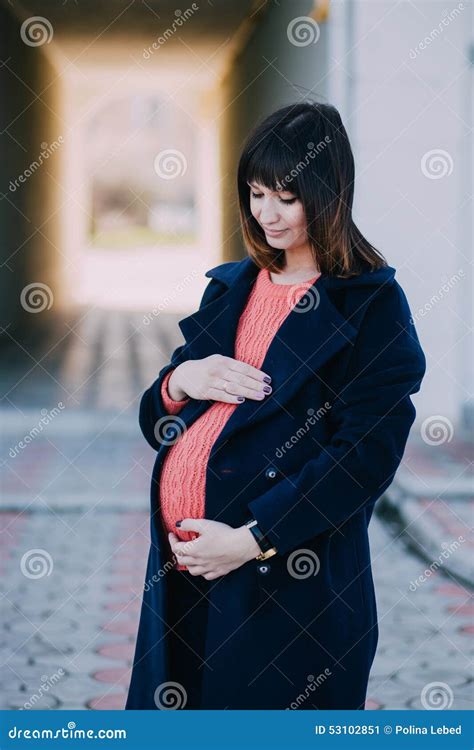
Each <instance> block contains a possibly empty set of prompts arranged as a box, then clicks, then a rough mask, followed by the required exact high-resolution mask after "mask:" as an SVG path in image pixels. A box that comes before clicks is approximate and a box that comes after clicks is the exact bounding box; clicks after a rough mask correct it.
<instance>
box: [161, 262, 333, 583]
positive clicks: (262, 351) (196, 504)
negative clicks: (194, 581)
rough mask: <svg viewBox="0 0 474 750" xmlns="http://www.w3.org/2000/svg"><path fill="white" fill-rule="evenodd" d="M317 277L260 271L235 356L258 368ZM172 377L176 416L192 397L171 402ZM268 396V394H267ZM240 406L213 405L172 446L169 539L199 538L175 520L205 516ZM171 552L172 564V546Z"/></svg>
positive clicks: (166, 490)
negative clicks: (219, 454) (217, 456)
mask: <svg viewBox="0 0 474 750" xmlns="http://www.w3.org/2000/svg"><path fill="white" fill-rule="evenodd" d="M319 276H320V274H317V275H316V276H314V277H313V278H312V279H309V280H306V281H304V282H300V283H298V284H275V283H274V282H273V281H272V280H271V277H270V272H269V271H268V270H267V269H261V270H260V271H259V272H258V274H257V278H256V280H255V283H254V285H253V287H252V289H251V292H250V294H249V297H248V299H247V302H246V305H245V307H244V310H243V312H242V314H241V316H240V318H239V323H238V326H237V332H236V339H235V352H234V358H235V359H238V360H241V361H243V362H247V363H248V364H249V365H253V367H256V368H258V369H260V368H261V366H262V362H263V360H264V358H265V355H266V352H267V349H268V347H269V345H270V343H271V340H272V338H273V337H274V335H275V334H276V332H277V330H278V328H279V326H280V325H281V324H282V322H283V321H284V319H285V318H286V316H287V315H288V314H289V312H290V311H291V309H292V308H293V306H294V305H296V304H297V302H299V300H300V298H301V297H302V296H303V295H304V294H305V292H306V291H307V289H308V288H309V287H310V286H311V285H312V284H313V283H314V281H315V280H316V279H317V278H318V277H319ZM172 373H173V370H170V371H169V372H168V373H167V375H166V377H165V378H164V379H163V383H162V387H161V395H162V399H163V403H164V405H165V408H166V410H167V412H168V414H178V413H179V412H180V411H181V409H182V408H183V407H184V405H185V404H186V403H188V401H189V399H188V398H186V399H183V400H182V401H174V400H173V399H171V398H170V396H169V393H168V388H167V386H168V380H169V378H170V377H171V375H172ZM268 374H269V375H271V373H268ZM262 385H265V383H262ZM270 396H271V394H270ZM265 398H269V396H267V395H266V396H265ZM255 403H256V404H258V403H259V402H258V401H255ZM238 406H239V404H229V403H226V402H224V401H215V402H214V403H213V404H212V405H211V406H210V407H209V408H208V409H207V411H206V412H204V414H202V415H201V416H200V417H198V419H197V420H196V421H195V422H193V424H192V425H191V426H190V427H189V428H188V429H187V430H185V431H184V432H183V433H182V434H181V435H180V437H179V439H178V440H177V441H176V443H174V444H173V445H172V446H171V448H169V450H168V452H167V454H166V457H165V460H164V462H163V466H162V470H161V475H160V489H159V492H160V510H161V522H162V524H163V528H164V530H165V532H166V540H168V532H170V531H173V532H174V533H175V534H176V536H178V537H179V539H181V540H182V541H188V540H190V539H194V538H196V537H197V536H198V533H197V532H194V531H184V530H183V531H182V530H181V529H179V528H178V527H177V526H176V521H178V520H181V519H183V518H204V517H205V516H204V512H205V489H206V470H207V461H208V458H209V454H210V452H211V450H212V446H213V444H214V442H215V440H216V439H217V437H218V435H219V433H220V432H221V430H222V429H223V427H224V425H225V423H226V422H227V420H228V419H229V417H230V415H231V414H232V412H233V411H234V409H236V408H238ZM168 554H169V561H171V560H172V553H171V549H170V548H168ZM175 567H176V569H177V570H187V567H186V566H185V565H180V564H178V563H176V564H175Z"/></svg>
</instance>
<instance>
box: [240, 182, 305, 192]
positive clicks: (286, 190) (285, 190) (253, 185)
mask: <svg viewBox="0 0 474 750" xmlns="http://www.w3.org/2000/svg"><path fill="white" fill-rule="evenodd" d="M247 185H248V186H249V187H253V188H255V189H256V190H259V187H258V185H257V184H256V183H255V182H248V181H247ZM272 192H274V193H291V194H292V195H295V192H294V191H293V190H290V189H289V188H285V189H284V190H274V191H272Z"/></svg>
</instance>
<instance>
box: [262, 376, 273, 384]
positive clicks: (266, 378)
mask: <svg viewBox="0 0 474 750" xmlns="http://www.w3.org/2000/svg"><path fill="white" fill-rule="evenodd" d="M263 379H264V381H265V383H271V382H272V379H271V378H270V377H269V376H268V375H265V377H264V378H263Z"/></svg>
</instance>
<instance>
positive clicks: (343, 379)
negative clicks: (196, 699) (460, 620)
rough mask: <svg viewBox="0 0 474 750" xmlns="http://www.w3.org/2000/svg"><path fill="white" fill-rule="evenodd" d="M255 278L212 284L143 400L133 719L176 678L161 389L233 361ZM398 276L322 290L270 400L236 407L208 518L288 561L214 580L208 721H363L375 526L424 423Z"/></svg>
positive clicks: (232, 276)
mask: <svg viewBox="0 0 474 750" xmlns="http://www.w3.org/2000/svg"><path fill="white" fill-rule="evenodd" d="M258 270H259V269H258V267H257V266H256V265H255V263H254V262H253V261H252V260H251V258H250V257H246V258H245V259H244V260H241V261H236V262H229V263H223V264H221V265H219V266H217V267H216V268H212V269H211V270H209V271H207V273H206V276H208V277H210V279H211V281H210V282H209V284H208V285H207V287H206V289H205V292H204V295H203V298H202V301H201V305H200V308H199V310H198V311H197V312H195V313H194V314H192V315H190V316H188V317H186V318H184V319H183V320H181V321H180V323H179V326H180V329H181V331H182V333H183V335H184V339H185V343H184V344H183V345H181V346H179V347H178V348H177V349H176V350H175V352H174V353H173V355H172V358H171V361H170V363H169V364H167V365H166V366H165V367H163V369H162V370H161V371H160V373H159V376H158V378H157V380H156V381H155V382H154V383H153V384H152V385H151V386H150V388H148V390H147V391H146V392H145V393H144V395H143V397H142V399H141V403H140V415H139V421H140V427H141V430H142V432H143V434H144V436H145V438H146V440H147V441H148V443H149V444H150V445H151V446H152V447H153V448H154V449H155V450H156V451H157V454H156V460H155V464H154V469H153V475H152V483H151V545H150V550H149V557H148V565H147V571H146V581H147V582H148V583H147V584H146V586H145V591H144V595H143V604H142V610H141V617H140V625H139V631H138V639H137V644H136V652H135V659H134V666H133V672H132V679H131V684H130V688H129V693H128V699H127V704H126V709H152V710H156V709H157V705H156V703H155V700H154V695H155V690H156V689H157V688H158V687H159V686H160V685H162V684H163V683H165V682H166V681H167V680H168V679H169V675H168V670H167V649H166V638H165V634H166V631H167V628H166V616H167V612H166V602H167V599H166V594H167V575H166V571H165V570H164V569H163V564H164V550H165V548H166V540H165V539H164V532H163V530H162V527H161V523H160V519H159V503H158V501H157V497H158V486H159V475H160V469H161V466H162V464H163V460H164V458H165V455H166V452H167V450H168V449H169V441H166V440H165V441H164V442H163V441H162V440H160V439H157V437H158V438H160V435H159V434H157V431H156V430H155V426H156V424H157V421H158V420H160V418H162V417H164V416H166V411H165V408H164V405H163V402H162V399H161V396H160V387H161V383H162V380H163V378H164V376H165V375H166V373H167V372H168V371H169V370H170V369H171V368H172V367H176V366H177V365H178V364H180V363H181V362H183V361H185V360H187V359H201V358H203V357H207V356H208V355H210V354H213V353H216V352H217V353H221V354H224V355H227V356H230V357H233V356H234V340H235V334H236V329H237V324H238V320H239V316H240V313H241V312H242V310H243V308H244V306H245V303H246V300H247V297H248V295H249V292H250V289H251V285H252V282H253V281H254V280H255V277H256V274H257V273H258ZM394 277H395V269H394V268H392V267H390V266H388V267H385V268H382V269H380V270H377V271H375V272H366V273H362V274H361V275H359V276H357V277H355V278H351V279H337V278H333V277H326V276H321V277H319V279H317V281H316V282H315V284H314V285H313V286H312V287H310V288H309V289H308V291H307V292H306V294H305V295H304V296H303V298H302V300H301V301H300V303H299V305H298V307H297V308H295V309H293V310H292V311H291V312H290V314H289V315H288V316H287V318H286V319H285V320H284V322H283V324H282V325H281V327H280V329H279V330H278V332H277V334H276V336H275V337H274V339H273V340H272V342H271V344H270V346H269V348H268V351H267V354H266V357H265V360H264V362H263V364H262V367H261V369H262V370H263V371H265V372H266V373H268V374H269V375H271V377H272V387H273V391H272V393H271V395H270V396H266V398H265V400H264V401H262V402H258V401H253V400H250V399H249V400H246V401H245V402H243V403H242V404H239V405H238V406H237V407H236V408H235V410H234V412H233V413H232V415H231V416H230V418H229V419H228V421H227V422H226V424H225V425H224V428H223V429H222V431H221V433H220V434H219V436H218V438H217V440H216V442H215V443H214V445H213V448H212V451H211V454H210V457H209V463H208V470H207V475H206V497H205V517H206V518H209V519H214V520H216V521H221V522H223V523H226V524H229V525H230V526H233V527H237V526H241V525H242V524H243V523H244V522H245V521H246V520H247V519H248V517H249V514H252V515H253V516H254V517H255V518H256V519H257V520H258V523H259V525H260V527H261V528H262V530H263V532H264V533H265V535H266V536H268V537H269V538H270V540H272V542H273V543H274V544H275V545H276V547H277V548H278V554H277V555H274V556H273V557H271V558H269V559H268V561H263V562H262V561H260V562H259V561H257V560H251V561H249V562H247V563H245V564H244V565H242V566H241V567H240V568H238V569H236V570H234V571H231V572H230V573H228V574H227V575H225V576H222V577H220V578H217V579H215V580H213V581H212V584H213V586H212V591H211V594H210V601H211V604H210V607H209V619H208V627H207V640H206V660H207V665H208V666H207V667H203V670H204V675H203V690H202V706H201V707H202V708H204V709H226V708H228V709H284V708H298V709H300V710H301V709H314V708H318V709H357V708H359V709H362V708H363V707H364V701H365V698H366V689H367V682H368V676H369V671H370V667H371V665H372V661H373V658H374V655H375V650H376V646H377V641H378V626H377V610H376V601H375V596H374V586H373V580H372V573H371V559H370V550H369V541H368V534H367V527H368V524H369V520H370V517H371V514H372V511H373V507H374V503H375V502H376V500H377V499H378V498H379V497H380V496H381V495H382V493H383V492H384V491H385V490H386V489H387V487H388V486H389V485H390V483H391V482H392V479H393V476H394V473H395V471H396V469H397V467H398V465H399V463H400V461H401V459H402V455H403V452H404V449H405V444H406V441H407V437H408V434H409V431H410V428H411V426H412V423H413V421H414V418H415V408H414V406H413V403H412V401H411V398H410V395H411V394H413V393H415V392H417V391H418V390H419V388H420V383H421V381H422V378H423V376H424V373H425V365H426V363H425V357H424V354H423V351H422V349H421V347H420V343H419V340H418V337H417V334H416V331H415V328H414V325H413V322H412V320H411V317H410V310H409V306H408V303H407V300H406V296H405V294H404V292H403V290H402V288H401V287H400V285H399V284H398V282H397V281H396V280H395V278H394ZM303 310H304V311H303ZM212 403H214V402H212V401H207V400H202V401H201V400H194V399H191V401H190V402H189V403H188V404H187V405H186V406H185V407H184V408H183V409H182V411H181V412H180V414H179V418H180V419H181V420H183V422H184V424H185V425H186V426H190V425H191V424H192V423H193V422H194V421H195V420H196V419H198V417H199V416H200V415H202V414H203V413H204V412H205V411H206V409H208V408H209V406H210V405H211V404H212ZM150 582H152V583H151V585H150Z"/></svg>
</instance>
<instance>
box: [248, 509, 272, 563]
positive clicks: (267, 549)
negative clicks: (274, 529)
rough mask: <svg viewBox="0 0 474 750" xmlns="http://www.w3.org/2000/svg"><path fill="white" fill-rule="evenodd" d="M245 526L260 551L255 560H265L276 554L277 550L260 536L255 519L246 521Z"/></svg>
mask: <svg viewBox="0 0 474 750" xmlns="http://www.w3.org/2000/svg"><path fill="white" fill-rule="evenodd" d="M245 526H247V528H249V529H250V531H251V532H252V534H253V535H254V537H255V539H256V541H257V544H258V546H259V547H260V549H261V550H262V551H261V553H260V554H259V555H257V557H256V558H255V559H256V560H266V559H267V558H268V557H272V555H276V553H277V552H278V550H277V548H276V547H273V546H272V544H271V542H269V541H268V539H267V538H266V537H265V536H264V535H263V534H262V532H261V530H260V527H259V526H258V521H257V520H256V519H255V518H251V519H250V521H247V522H246V523H245Z"/></svg>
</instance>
